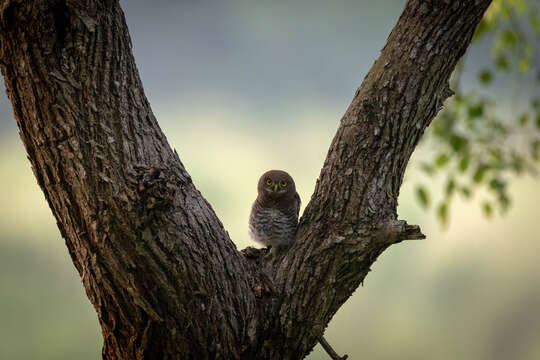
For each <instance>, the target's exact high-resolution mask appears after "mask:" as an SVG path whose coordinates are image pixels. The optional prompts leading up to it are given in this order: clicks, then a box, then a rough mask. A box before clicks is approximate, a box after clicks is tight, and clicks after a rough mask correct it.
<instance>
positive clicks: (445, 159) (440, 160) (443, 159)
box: [435, 153, 450, 168]
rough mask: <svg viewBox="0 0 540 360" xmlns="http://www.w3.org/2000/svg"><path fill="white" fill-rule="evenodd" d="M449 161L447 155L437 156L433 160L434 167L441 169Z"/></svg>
mask: <svg viewBox="0 0 540 360" xmlns="http://www.w3.org/2000/svg"><path fill="white" fill-rule="evenodd" d="M449 160H450V158H449V157H448V155H446V154H444V153H442V154H439V155H438V156H437V158H436V159H435V166H437V167H438V168H443V167H444V166H445V165H446V164H447V163H448V161H449Z"/></svg>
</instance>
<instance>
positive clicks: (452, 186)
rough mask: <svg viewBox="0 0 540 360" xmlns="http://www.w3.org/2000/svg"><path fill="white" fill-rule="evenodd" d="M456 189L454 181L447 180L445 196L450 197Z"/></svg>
mask: <svg viewBox="0 0 540 360" xmlns="http://www.w3.org/2000/svg"><path fill="white" fill-rule="evenodd" d="M455 189H456V182H455V181H454V179H449V180H448V182H447V183H446V196H451V195H452V194H453V193H454V190H455Z"/></svg>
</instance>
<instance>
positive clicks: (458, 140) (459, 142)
mask: <svg viewBox="0 0 540 360" xmlns="http://www.w3.org/2000/svg"><path fill="white" fill-rule="evenodd" d="M449 143H450V146H451V147H452V150H454V151H455V152H460V151H461V150H463V149H464V148H465V147H466V146H467V145H468V140H467V139H466V138H464V137H463V136H459V135H456V134H452V135H451V136H450V139H449Z"/></svg>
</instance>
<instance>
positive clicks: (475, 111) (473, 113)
mask: <svg viewBox="0 0 540 360" xmlns="http://www.w3.org/2000/svg"><path fill="white" fill-rule="evenodd" d="M468 112H469V116H470V117H471V118H476V117H480V116H482V114H483V113H484V105H483V104H478V105H471V106H469V108H468Z"/></svg>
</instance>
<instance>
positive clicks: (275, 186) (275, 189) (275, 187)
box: [274, 184, 278, 192]
mask: <svg viewBox="0 0 540 360" xmlns="http://www.w3.org/2000/svg"><path fill="white" fill-rule="evenodd" d="M277 188H278V186H277V184H276V185H274V192H277Z"/></svg>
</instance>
